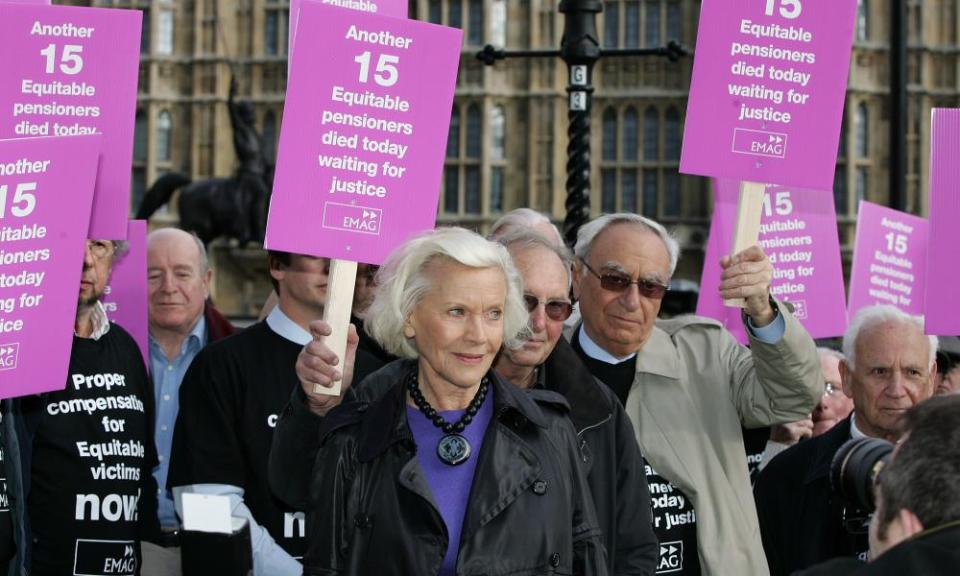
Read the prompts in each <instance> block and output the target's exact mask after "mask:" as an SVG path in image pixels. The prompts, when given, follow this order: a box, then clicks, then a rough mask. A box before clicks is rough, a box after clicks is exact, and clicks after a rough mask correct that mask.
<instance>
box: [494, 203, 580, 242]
mask: <svg viewBox="0 0 960 576" xmlns="http://www.w3.org/2000/svg"><path fill="white" fill-rule="evenodd" d="M523 229H532V230H533V231H535V232H537V233H539V234H540V235H541V236H543V237H544V238H546V239H547V240H550V241H551V242H553V243H554V244H556V245H557V246H562V245H563V237H561V236H560V231H559V230H557V227H556V226H554V225H553V223H552V222H550V218H548V217H547V216H546V215H545V214H542V213H540V212H537V211H536V210H531V209H530V208H517V209H516V210H511V211H509V212H507V213H506V214H504V215H503V216H501V217H500V218H498V219H497V221H496V222H494V223H493V226H492V227H491V228H490V235H489V236H490V238H491V239H493V240H496V239H497V238H499V237H501V236H504V235H506V234H509V233H511V232H513V231H515V230H523Z"/></svg>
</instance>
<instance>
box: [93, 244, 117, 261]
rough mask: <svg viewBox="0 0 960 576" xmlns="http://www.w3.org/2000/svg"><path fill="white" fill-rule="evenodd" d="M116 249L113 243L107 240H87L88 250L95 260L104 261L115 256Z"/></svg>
mask: <svg viewBox="0 0 960 576" xmlns="http://www.w3.org/2000/svg"><path fill="white" fill-rule="evenodd" d="M115 249H116V248H115V246H114V245H113V242H109V241H107V240H87V250H89V251H90V255H91V256H93V258H94V259H95V260H103V259H104V258H106V257H107V256H110V255H111V254H113V252H114V250H115Z"/></svg>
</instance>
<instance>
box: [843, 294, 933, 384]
mask: <svg viewBox="0 0 960 576" xmlns="http://www.w3.org/2000/svg"><path fill="white" fill-rule="evenodd" d="M887 322H896V323H899V324H913V325H914V326H916V327H917V328H919V329H920V333H921V334H923V317H922V316H911V315H909V314H907V313H906V312H904V311H903V310H900V309H899V308H897V307H895V306H891V305H889V304H881V305H877V306H866V307H864V308H861V309H860V310H858V311H857V313H856V315H854V317H853V320H851V321H850V325H849V326H847V331H846V332H845V333H844V334H843V356H844V360H845V361H846V363H847V367H848V368H850V370H854V369H855V363H856V356H857V355H856V351H857V339H858V338H860V334H862V333H863V332H864V331H865V330H867V329H869V328H871V327H873V326H876V325H877V324H884V323H887ZM927 343H928V345H929V347H930V359H929V361H928V362H927V366H933V363H934V362H935V361H936V359H937V344H938V342H937V337H936V336H927Z"/></svg>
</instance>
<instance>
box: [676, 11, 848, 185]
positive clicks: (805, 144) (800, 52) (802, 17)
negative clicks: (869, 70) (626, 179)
mask: <svg viewBox="0 0 960 576" xmlns="http://www.w3.org/2000/svg"><path fill="white" fill-rule="evenodd" d="M856 10H857V1H856V0H832V1H830V2H824V1H816V2H815V1H813V0H703V4H702V7H701V10H700V27H699V32H698V34H697V48H696V57H695V58H694V62H693V78H692V80H691V85H690V101H689V104H688V106H687V117H686V121H685V129H684V134H683V153H682V155H681V159H680V171H681V172H683V173H686V174H699V175H703V176H713V177H716V178H726V179H731V180H738V181H749V182H763V183H770V184H782V185H786V186H796V187H800V188H810V189H814V190H831V189H832V188H833V172H834V168H835V165H836V162H837V144H838V138H839V135H840V122H841V115H842V113H843V101H844V97H845V94H846V89H847V71H848V68H849V65H850V52H851V45H852V42H853V28H854V18H855V15H856Z"/></svg>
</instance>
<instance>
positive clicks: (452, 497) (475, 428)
mask: <svg viewBox="0 0 960 576" xmlns="http://www.w3.org/2000/svg"><path fill="white" fill-rule="evenodd" d="M463 413H464V410H450V411H447V412H440V414H441V415H442V416H443V419H444V420H446V421H447V422H456V421H457V420H459V419H460V417H461V416H463ZM492 416H493V386H492V385H491V386H490V389H489V390H488V391H487V397H486V398H485V399H484V401H483V404H482V405H481V406H480V410H479V411H478V412H477V415H476V417H474V419H473V421H472V422H471V423H470V425H469V426H467V428H466V430H464V431H463V434H462V436H464V437H465V438H466V439H467V442H469V443H470V458H468V459H467V461H466V462H464V463H463V464H459V465H457V466H450V465H449V464H445V463H444V462H443V461H441V460H440V457H439V456H437V444H439V442H440V439H441V438H443V436H444V433H443V430H441V429H439V428H437V427H436V426H434V425H433V422H431V421H430V420H428V419H427V417H426V416H424V415H423V413H421V412H420V411H419V410H417V409H416V407H414V406H409V405H408V406H407V422H408V423H409V425H410V431H411V432H412V433H413V440H414V442H416V444H417V447H418V449H417V460H418V461H419V462H420V467H421V468H423V473H424V475H425V476H426V477H427V484H429V485H430V490H431V492H433V499H434V501H436V503H437V507H439V508H440V516H441V517H442V518H443V522H444V523H445V524H446V525H447V534H448V535H449V537H450V539H449V541H448V544H447V553H446V555H445V556H444V557H443V564H442V565H441V566H440V574H439V576H454V575H455V574H456V573H457V554H458V552H459V551H460V530H461V528H462V527H463V516H464V514H465V513H466V511H467V500H469V498H470V487H471V486H472V485H473V474H474V471H475V470H476V469H477V462H479V461H480V447H481V446H482V445H483V436H484V434H485V433H486V431H487V425H489V424H490V419H491V417H492Z"/></svg>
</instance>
